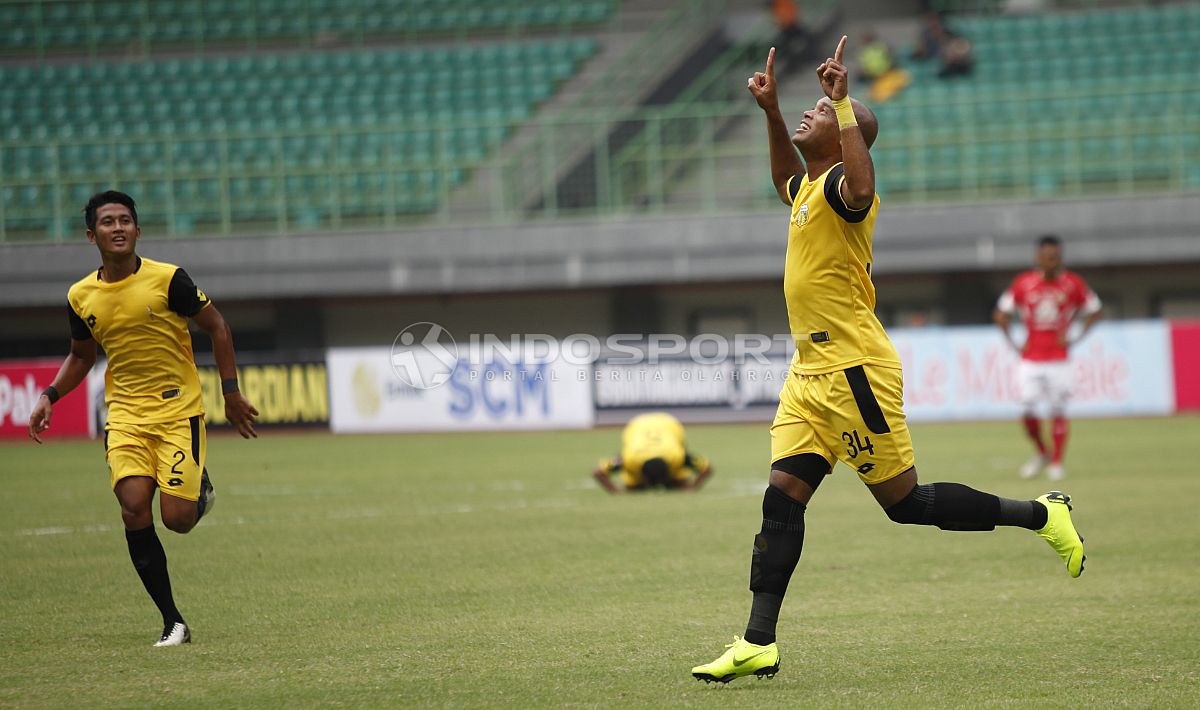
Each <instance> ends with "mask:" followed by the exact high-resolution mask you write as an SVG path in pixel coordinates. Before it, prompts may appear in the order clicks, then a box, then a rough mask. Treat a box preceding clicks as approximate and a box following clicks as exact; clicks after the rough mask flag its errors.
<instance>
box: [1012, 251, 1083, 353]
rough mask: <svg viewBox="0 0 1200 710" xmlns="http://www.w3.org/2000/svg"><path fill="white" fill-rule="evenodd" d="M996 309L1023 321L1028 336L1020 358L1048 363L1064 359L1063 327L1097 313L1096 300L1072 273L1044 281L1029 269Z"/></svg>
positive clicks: (1061, 272)
mask: <svg viewBox="0 0 1200 710" xmlns="http://www.w3.org/2000/svg"><path fill="white" fill-rule="evenodd" d="M996 307H997V308H999V309H1000V310H1001V311H1004V312H1005V313H1016V314H1019V315H1020V316H1021V320H1022V321H1024V323H1025V329H1026V331H1028V333H1029V337H1028V339H1027V340H1026V341H1025V350H1024V352H1023V353H1022V357H1023V358H1025V359H1026V360H1031V361H1034V362H1049V361H1055V360H1066V359H1067V348H1066V346H1065V345H1063V344H1062V340H1063V339H1065V338H1066V335H1067V328H1068V327H1070V325H1071V322H1072V321H1074V320H1075V317H1076V316H1080V315H1083V316H1087V315H1091V314H1093V313H1095V312H1096V311H1098V310H1100V299H1099V298H1098V297H1097V296H1096V294H1095V292H1094V291H1092V289H1090V288H1088V285H1087V282H1085V281H1084V280H1083V279H1082V278H1080V276H1079V275H1078V274H1076V273H1074V272H1071V271H1059V272H1058V275H1057V276H1055V278H1054V279H1050V280H1048V279H1046V277H1045V276H1043V275H1042V272H1041V270H1040V269H1031V270H1029V271H1026V272H1024V273H1021V274H1017V277H1016V278H1015V279H1013V282H1012V285H1011V286H1009V287H1008V290H1007V291H1005V292H1004V293H1003V294H1001V295H1000V302H999V303H997V304H996Z"/></svg>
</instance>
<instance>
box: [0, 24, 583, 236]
mask: <svg viewBox="0 0 1200 710" xmlns="http://www.w3.org/2000/svg"><path fill="white" fill-rule="evenodd" d="M595 51H596V42H595V40H594V39H592V38H567V39H549V40H526V41H523V42H503V43H495V44H480V45H466V46H456V47H452V48H448V47H417V48H412V49H400V50H397V49H369V50H368V49H355V50H340V51H330V52H312V53H305V54H300V53H272V54H253V55H248V56H233V57H229V56H218V57H207V56H206V57H200V58H194V59H165V60H159V61H153V60H152V61H144V62H104V63H92V64H88V65H83V64H69V65H57V64H43V65H40V66H29V65H18V66H9V67H4V68H2V69H0V125H2V126H3V127H4V128H3V131H4V134H3V139H4V142H3V143H2V144H0V166H3V175H4V179H3V187H2V188H0V189H2V190H3V202H4V205H5V207H4V211H3V213H0V220H2V222H3V225H2V226H0V229H3V230H4V232H7V233H14V234H16V235H17V236H18V237H19V236H25V237H26V238H39V237H41V238H46V237H49V236H53V235H56V234H61V232H62V228H63V225H62V216H63V215H64V214H70V213H72V212H74V211H75V208H74V206H75V205H78V204H81V202H82V201H86V196H87V195H88V194H90V193H91V192H93V191H95V190H96V189H98V188H100V187H101V186H103V185H114V184H115V185H117V186H119V187H120V188H122V189H127V190H128V191H129V192H131V193H133V194H137V195H144V196H145V197H146V199H145V203H146V204H147V205H148V206H152V207H151V208H150V210H148V211H147V212H146V215H145V216H146V219H147V221H149V222H155V221H161V220H164V219H166V216H167V214H170V215H172V216H173V219H172V224H170V225H169V226H170V230H171V231H173V232H175V233H183V234H188V233H192V232H193V231H195V230H196V229H197V223H198V222H201V221H202V220H204V219H205V218H206V216H212V215H216V214H218V213H219V214H221V215H222V216H223V217H224V219H226V220H232V221H235V222H253V221H259V220H276V221H283V222H286V223H289V224H292V225H293V226H298V227H300V228H314V227H318V226H339V225H341V224H342V221H343V220H344V219H347V218H355V217H365V216H371V217H375V218H380V217H383V216H384V215H385V213H386V212H387V211H389V210H393V211H395V212H399V213H405V212H414V213H420V212H428V211H431V210H433V209H435V208H436V206H437V201H438V199H439V195H443V194H445V192H446V190H447V189H448V188H449V187H450V186H452V185H454V184H457V183H458V182H460V181H461V180H462V179H463V177H464V175H465V173H466V171H469V170H470V169H471V168H472V166H473V165H475V164H476V163H478V162H479V161H480V160H481V159H482V158H483V157H484V155H485V154H486V153H487V152H488V151H489V150H491V149H493V148H494V147H495V146H496V145H498V144H499V143H500V142H501V141H502V140H503V139H504V137H505V136H506V135H507V133H508V131H509V130H510V129H511V127H512V126H513V125H515V124H516V123H518V122H520V121H522V120H524V119H525V118H527V117H528V116H529V115H530V112H531V109H532V108H533V107H534V106H535V105H536V104H538V103H539V102H541V101H544V100H545V99H546V98H548V97H549V96H550V95H551V94H552V93H553V92H554V91H555V89H556V87H557V86H558V85H559V84H560V83H561V82H562V81H563V80H564V79H566V78H567V77H569V76H570V75H572V74H573V73H574V72H575V71H576V70H577V68H578V66H579V64H580V62H581V61H582V60H584V59H586V58H587V57H589V56H590V55H591V54H593V53H594V52H595ZM447 73H449V74H451V75H453V76H454V81H453V82H446V81H443V80H442V79H441V78H440V77H444V76H445V75H446V74H447ZM284 195H287V197H288V199H286V200H285V199H284V198H283V196H284ZM214 205H220V206H222V209H220V210H214V209H213V207H214ZM200 226H201V227H203V225H200ZM226 226H227V225H226ZM202 231H203V230H202Z"/></svg>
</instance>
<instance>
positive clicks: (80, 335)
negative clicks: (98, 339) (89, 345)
mask: <svg viewBox="0 0 1200 710" xmlns="http://www.w3.org/2000/svg"><path fill="white" fill-rule="evenodd" d="M67 321H68V322H69V323H70V324H71V339H72V340H91V339H92V329H91V328H88V327H87V323H85V322H84V321H83V319H82V318H80V317H79V314H78V313H76V312H75V307H74V306H67Z"/></svg>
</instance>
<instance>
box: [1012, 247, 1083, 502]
mask: <svg viewBox="0 0 1200 710" xmlns="http://www.w3.org/2000/svg"><path fill="white" fill-rule="evenodd" d="M1036 263H1037V268H1034V269H1030V270H1029V271H1026V272H1024V273H1021V274H1018V275H1017V277H1016V278H1015V279H1013V282H1012V285H1010V286H1009V287H1008V290H1006V291H1005V292H1004V293H1003V294H1001V295H1000V300H999V302H998V303H997V304H996V311H995V313H994V314H993V319H994V320H995V321H996V325H998V326H1000V330H1001V331H1003V332H1004V337H1005V338H1006V339H1007V340H1008V342H1009V344H1010V345H1012V346H1013V348H1015V349H1016V350H1017V351H1018V352H1020V353H1021V367H1020V371H1019V373H1018V378H1019V382H1020V389H1021V408H1022V413H1021V416H1022V421H1023V422H1024V423H1025V432H1026V433H1027V434H1028V435H1029V438H1030V439H1032V440H1033V445H1034V447H1035V448H1036V449H1037V452H1036V453H1035V454H1034V456H1033V458H1031V459H1030V460H1029V461H1028V462H1027V463H1026V464H1025V465H1024V466H1022V467H1021V477H1022V478H1033V477H1034V476H1037V475H1038V474H1039V473H1041V472H1042V470H1043V469H1045V471H1046V477H1047V478H1049V479H1050V480H1051V481H1059V480H1062V478H1063V477H1064V476H1065V475H1066V474H1065V473H1064V472H1063V466H1062V459H1063V451H1064V450H1065V449H1066V446H1067V430H1068V425H1067V416H1066V411H1065V409H1066V404H1067V400H1068V399H1070V397H1071V366H1070V363H1069V362H1068V360H1067V351H1068V350H1069V349H1070V347H1071V346H1072V345H1074V344H1075V343H1076V342H1078V341H1079V340H1080V339H1081V338H1083V336H1084V335H1086V334H1087V332H1088V331H1089V330H1091V328H1092V326H1093V325H1094V324H1095V323H1096V321H1097V320H1099V319H1100V299H1099V298H1097V297H1096V294H1095V293H1094V292H1093V291H1092V289H1090V288H1088V285H1087V282H1085V281H1084V280H1083V279H1082V278H1081V277H1080V276H1079V275H1078V274H1075V273H1073V272H1071V271H1067V270H1065V269H1063V268H1062V241H1061V240H1059V238H1058V237H1055V236H1053V235H1046V236H1044V237H1042V238H1041V239H1039V240H1038V244H1037V256H1036ZM1013 314H1019V315H1020V316H1021V320H1023V321H1024V322H1025V332H1026V337H1025V344H1024V345H1023V346H1021V347H1018V346H1017V343H1016V341H1014V340H1013V336H1012V333H1011V332H1009V329H1008V327H1009V322H1010V321H1009V319H1010V317H1011V316H1012V315H1013ZM1077 317H1082V319H1083V325H1082V327H1081V328H1080V329H1079V334H1078V335H1077V336H1074V337H1072V336H1071V334H1070V329H1071V324H1072V323H1073V322H1075V319H1076V318H1077ZM1042 402H1045V403H1046V404H1047V406H1048V407H1049V410H1050V420H1051V425H1050V431H1051V436H1052V437H1053V441H1054V448H1053V449H1051V450H1049V451H1048V450H1047V448H1046V442H1045V440H1044V439H1043V438H1042V421H1041V420H1040V419H1038V404H1039V403H1042Z"/></svg>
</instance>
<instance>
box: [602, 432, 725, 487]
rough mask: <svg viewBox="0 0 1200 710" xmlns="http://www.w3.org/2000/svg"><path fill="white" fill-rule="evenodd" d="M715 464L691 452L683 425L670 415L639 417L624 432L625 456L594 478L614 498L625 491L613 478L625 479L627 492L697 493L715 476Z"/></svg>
mask: <svg viewBox="0 0 1200 710" xmlns="http://www.w3.org/2000/svg"><path fill="white" fill-rule="evenodd" d="M712 472H713V469H712V464H710V463H709V462H708V460H707V459H705V458H704V457H702V456H697V455H695V454H693V453H690V452H688V450H687V434H686V432H685V431H684V429H683V424H680V423H679V420H678V419H676V418H675V417H673V416H671V415H670V414H667V413H666V412H647V413H645V414H639V415H637V416H636V417H634V418H633V419H630V420H629V423H628V424H626V425H625V429H624V430H623V431H622V432H621V455H620V456H617V457H615V458H611V459H604V460H603V461H601V462H600V464H599V465H598V466H596V469H595V470H594V471H592V476H594V477H595V479H596V481H597V482H598V483H599V484H600V485H601V486H602V487H603V488H604V490H606V491H608V492H609V493H612V494H614V495H615V494H617V493H620V492H621V489H620V488H618V487H617V486H616V484H614V483H613V482H612V479H611V478H610V477H611V476H613V475H614V474H620V475H621V483H622V484H623V485H624V489H625V490H627V491H644V490H648V489H651V488H666V489H668V490H684V491H694V490H696V489H698V488H699V487H700V486H702V485H704V482H705V481H706V480H708V477H709V476H711V475H712Z"/></svg>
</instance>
